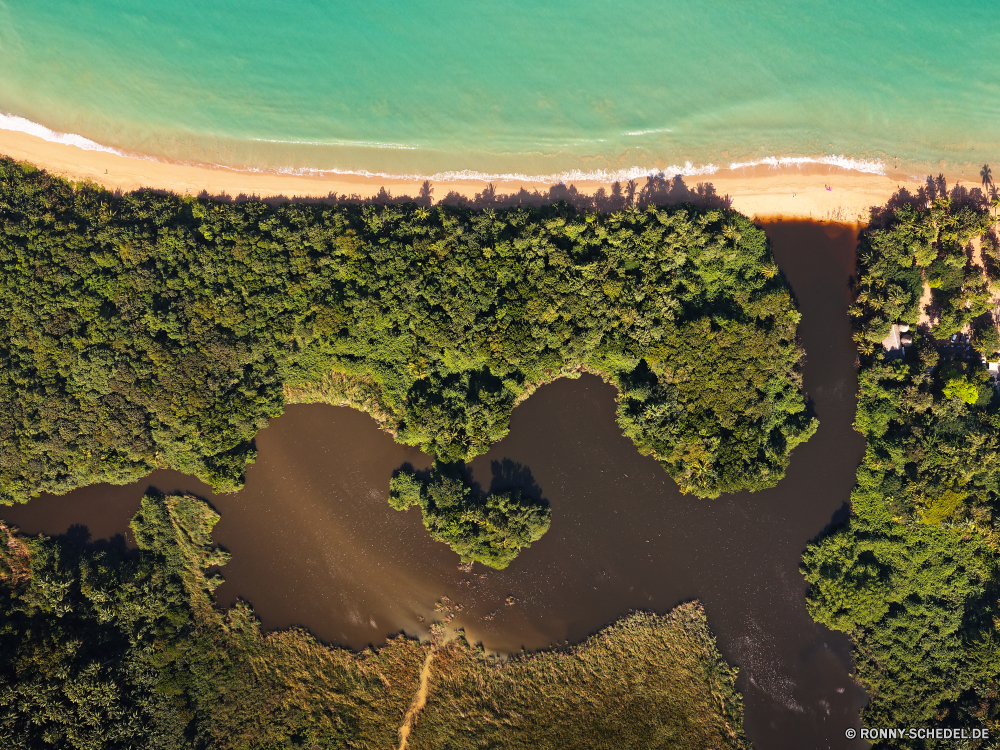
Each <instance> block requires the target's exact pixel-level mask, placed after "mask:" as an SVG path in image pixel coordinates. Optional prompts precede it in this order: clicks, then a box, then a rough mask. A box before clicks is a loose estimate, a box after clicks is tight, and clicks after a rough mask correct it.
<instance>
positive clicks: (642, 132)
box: [622, 128, 674, 135]
mask: <svg viewBox="0 0 1000 750" xmlns="http://www.w3.org/2000/svg"><path fill="white" fill-rule="evenodd" d="M673 132H674V131H673V128H652V129H651V130H630V131H629V132H627V133H622V135H650V134H651V133H673Z"/></svg>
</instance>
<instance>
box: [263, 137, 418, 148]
mask: <svg viewBox="0 0 1000 750" xmlns="http://www.w3.org/2000/svg"><path fill="white" fill-rule="evenodd" d="M250 140H251V141H254V142H256V143H287V144H289V145H292V146H353V147H354V148H389V149H397V150H401V151H416V150H417V146H412V145H410V144H408V143H384V142H382V141H341V140H332V141H282V140H278V139H275V138H251V139H250Z"/></svg>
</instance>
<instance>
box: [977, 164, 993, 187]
mask: <svg viewBox="0 0 1000 750" xmlns="http://www.w3.org/2000/svg"><path fill="white" fill-rule="evenodd" d="M979 176H980V177H982V178H983V187H984V188H988V187H989V186H990V185H992V184H993V170H992V169H990V165H989V164H984V165H983V168H982V169H980V170H979Z"/></svg>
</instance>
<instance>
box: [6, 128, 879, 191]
mask: <svg viewBox="0 0 1000 750" xmlns="http://www.w3.org/2000/svg"><path fill="white" fill-rule="evenodd" d="M0 130H13V131H17V132H20V133H27V134H28V135H33V136H35V137H37V138H41V139H42V140H45V141H49V142H50V143H60V144H64V145H67V146H76V147H77V148H80V149H83V150H84V151H103V152H105V153H109V154H115V155H116V156H124V157H126V158H130V159H144V160H148V161H164V160H161V159H157V158H155V157H153V156H147V155H145V154H137V153H132V152H128V151H123V150H121V149H117V148H113V147H111V146H105V145H102V144H100V143H97V142H96V141H92V140H90V139H89V138H85V137H84V136H82V135H77V134H76V133H60V132H57V131H55V130H52V129H50V128H47V127H46V126H44V125H41V124H40V123H37V122H32V121H31V120H28V119H27V118H24V117H20V116H18V115H11V114H5V113H2V112H0ZM254 140H257V141H266V142H268V143H298V144H300V145H344V146H348V145H350V146H357V145H361V143H359V142H355V141H336V142H324V143H312V142H304V141H302V142H296V141H276V140H266V139H254ZM364 145H366V146H369V147H374V148H390V149H407V150H411V149H415V148H416V147H415V146H410V145H407V144H397V143H375V142H364ZM177 163H179V164H185V165H188V166H199V165H197V164H195V163H192V162H177ZM806 164H825V165H829V166H833V167H840V168H842V169H849V170H853V171H855V172H863V173H866V174H877V175H884V174H885V165H884V164H883V163H882V162H881V161H877V160H873V159H855V158H852V157H849V156H843V155H840V156H819V157H812V156H781V157H775V156H768V157H764V158H763V159H757V160H754V161H745V162H733V163H731V164H730V165H729V167H728V168H729V169H730V170H734V171H735V170H742V169H745V168H747V167H757V166H768V167H771V168H773V169H778V168H780V167H791V166H803V165H806ZM202 166H209V167H211V168H213V169H226V170H229V171H233V172H252V173H270V174H275V173H277V174H288V175H303V176H311V177H316V176H318V177H321V176H324V175H343V176H355V177H369V178H372V177H374V178H378V179H383V180H400V181H422V180H426V181H430V182H490V183H507V182H529V183H544V184H557V183H570V182H603V183H613V182H628V181H630V180H642V179H648V178H651V177H652V178H656V177H660V178H671V177H700V176H704V175H714V174H716V173H718V171H719V170H720V169H721V167H719V166H718V165H716V164H699V165H695V164H692V163H691V162H689V161H688V162H684V165H683V166H681V165H677V164H672V165H671V166H669V167H663V168H656V169H651V168H649V167H638V166H635V167H628V168H624V169H594V170H588V171H584V170H581V169H571V170H567V171H564V172H553V173H549V174H527V173H525V172H480V171H477V170H473V169H460V170H449V171H444V172H435V173H433V174H414V173H396V172H373V171H369V170H366V169H336V168H334V169H316V168H312V167H277V168H265V167H233V166H230V165H227V164H208V165H202Z"/></svg>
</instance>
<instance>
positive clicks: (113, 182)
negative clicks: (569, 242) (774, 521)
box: [0, 130, 980, 223]
mask: <svg viewBox="0 0 1000 750" xmlns="http://www.w3.org/2000/svg"><path fill="white" fill-rule="evenodd" d="M0 154H2V155H5V156H9V157H11V158H13V159H15V160H18V161H27V162H31V163H32V164H35V165H36V166H39V167H42V168H43V169H46V170H48V171H49V172H52V173H53V174H58V175H60V176H62V177H65V178H67V179H69V180H73V181H91V182H96V183H99V184H101V185H103V186H105V187H107V188H108V189H111V190H121V191H123V192H128V191H132V190H138V189H142V188H154V189H159V190H168V191H171V192H174V193H177V194H179V195H201V194H203V193H207V194H209V195H213V196H221V195H225V196H229V197H232V198H238V197H240V196H257V197H260V198H263V199H268V198H275V197H285V198H289V199H292V198H320V199H322V198H329V197H330V196H353V197H358V198H372V197H375V196H378V195H379V194H380V193H383V191H384V193H388V194H390V195H392V196H403V195H408V196H411V197H416V196H418V195H420V193H421V189H422V187H423V182H422V181H421V180H400V179H385V178H381V177H364V176H358V175H338V174H332V173H324V174H317V175H309V174H284V173H276V172H253V171H239V170H235V169H230V168H226V167H209V166H196V165H186V164H177V163H170V162H161V161H154V160H152V159H145V158H132V157H127V156H119V155H116V154H112V153H108V152H105V151H90V150H84V149H82V148H79V147H77V146H72V145H66V144H61V143H52V142H49V141H46V140H43V139H41V138H38V137H36V136H33V135H28V134H26V133H21V132H17V131H12V130H0ZM666 176H667V177H671V175H666ZM683 179H684V184H685V186H686V187H687V188H688V189H690V190H691V191H696V190H698V188H699V185H701V186H702V189H704V186H705V185H711V188H712V189H713V190H714V192H715V194H716V195H718V196H720V197H722V198H728V199H729V201H730V205H731V206H732V207H733V208H734V209H736V210H738V211H740V212H742V213H744V214H746V215H748V216H750V217H754V218H758V219H774V218H785V219H813V220H819V221H834V222H841V223H856V222H862V223H864V222H866V221H867V220H868V217H869V211H870V208H871V207H873V206H879V205H882V204H884V203H885V202H886V201H887V200H888V199H889V198H891V197H892V196H893V195H894V194H895V193H896V192H897V191H899V190H900V189H901V188H906V189H907V190H909V191H910V192H916V191H917V190H919V188H920V187H921V185H922V184H923V181H917V180H915V179H914V178H913V177H912V176H905V175H873V174H865V173H861V172H856V171H852V170H847V169H843V168H840V167H833V166H826V165H816V164H808V165H803V166H788V167H780V168H775V167H770V166H766V165H760V166H756V167H746V168H743V169H739V170H732V169H720V170H719V171H718V172H716V173H715V174H712V175H703V176H691V177H684V178H683ZM956 184H961V185H963V186H964V187H966V188H967V189H970V190H971V189H976V188H979V187H980V185H979V183H978V182H972V181H962V180H960V181H958V182H957V183H950V184H949V186H948V187H949V189H951V188H953V187H955V185H956ZM430 187H431V189H432V191H433V192H432V193H431V199H432V200H433V201H439V200H441V199H442V198H444V197H445V196H446V195H448V194H449V193H457V194H458V195H461V196H465V197H467V198H470V199H471V198H474V197H475V196H476V195H478V194H481V193H482V192H483V191H484V190H486V189H487V188H488V187H489V185H488V183H486V182H480V181H447V182H437V183H433V184H431V186H430ZM551 187H552V185H550V184H546V183H536V182H500V183H496V184H495V189H496V192H497V193H501V194H510V193H516V192H517V191H518V190H520V189H522V188H523V189H525V190H527V191H528V192H535V191H537V192H540V193H546V192H547V191H548V190H549V189H550V188H551ZM567 187H569V186H567ZM572 187H573V188H575V189H576V191H577V192H579V193H582V194H586V195H593V194H594V193H595V192H597V191H598V190H600V189H601V188H603V189H604V190H605V191H608V192H610V189H611V186H610V185H608V184H606V183H600V182H574V183H572ZM384 193H383V194H384Z"/></svg>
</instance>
